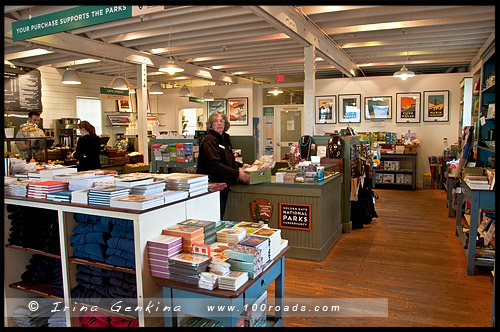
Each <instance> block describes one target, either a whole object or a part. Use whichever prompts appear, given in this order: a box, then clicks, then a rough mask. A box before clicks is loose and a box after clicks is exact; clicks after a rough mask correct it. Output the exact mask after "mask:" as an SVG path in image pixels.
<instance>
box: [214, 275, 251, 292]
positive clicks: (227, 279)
mask: <svg viewBox="0 0 500 332" xmlns="http://www.w3.org/2000/svg"><path fill="white" fill-rule="evenodd" d="M247 281H248V273H246V272H240V271H231V272H230V273H229V274H227V275H224V276H220V277H219V288H220V289H227V290H231V291H236V290H238V289H239V288H240V287H241V286H243V285H244V284H245V283H246V282H247Z"/></svg>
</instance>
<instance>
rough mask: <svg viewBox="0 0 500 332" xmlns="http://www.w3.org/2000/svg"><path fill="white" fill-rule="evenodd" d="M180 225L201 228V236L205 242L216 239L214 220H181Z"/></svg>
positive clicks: (212, 241) (209, 242)
mask: <svg viewBox="0 0 500 332" xmlns="http://www.w3.org/2000/svg"><path fill="white" fill-rule="evenodd" d="M179 224H180V225H191V226H197V227H202V228H203V238H204V243H205V244H209V245H210V244H213V243H215V241H216V239H217V238H216V233H215V222H214V221H208V220H198V219H189V220H185V221H181V222H180V223H179Z"/></svg>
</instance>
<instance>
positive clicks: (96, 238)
mask: <svg viewBox="0 0 500 332" xmlns="http://www.w3.org/2000/svg"><path fill="white" fill-rule="evenodd" d="M107 238H109V234H108V233H102V232H90V233H84V234H73V235H71V237H70V238H69V241H70V242H71V244H73V245H75V244H86V243H101V244H106V240H107Z"/></svg>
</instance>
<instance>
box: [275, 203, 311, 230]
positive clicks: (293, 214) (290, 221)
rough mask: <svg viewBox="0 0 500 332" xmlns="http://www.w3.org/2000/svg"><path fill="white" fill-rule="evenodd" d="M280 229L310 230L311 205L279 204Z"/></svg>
mask: <svg viewBox="0 0 500 332" xmlns="http://www.w3.org/2000/svg"><path fill="white" fill-rule="evenodd" d="M279 213H280V215H279V218H280V224H279V225H280V226H279V227H280V228H291V229H299V230H303V231H310V230H311V204H294V203H280V211H279Z"/></svg>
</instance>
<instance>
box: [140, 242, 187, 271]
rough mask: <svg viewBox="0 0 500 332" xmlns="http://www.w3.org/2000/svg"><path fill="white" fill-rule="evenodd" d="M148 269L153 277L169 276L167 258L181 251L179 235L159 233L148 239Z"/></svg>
mask: <svg viewBox="0 0 500 332" xmlns="http://www.w3.org/2000/svg"><path fill="white" fill-rule="evenodd" d="M147 249H148V263H149V271H150V272H151V275H152V276H154V277H160V278H167V279H168V278H170V273H169V270H168V258H169V257H172V256H175V255H177V254H178V253H180V252H181V251H182V238H181V237H180V236H170V235H163V234H162V235H159V236H157V237H154V238H152V239H151V240H148V242H147Z"/></svg>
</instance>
